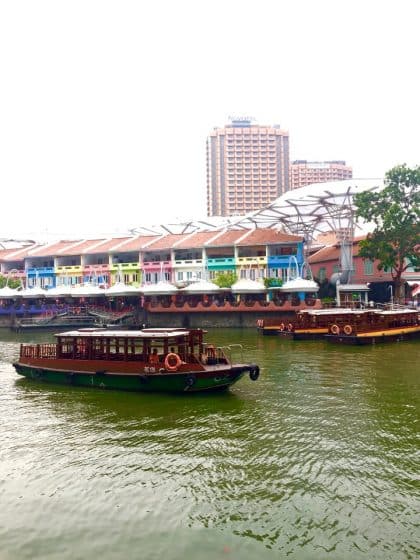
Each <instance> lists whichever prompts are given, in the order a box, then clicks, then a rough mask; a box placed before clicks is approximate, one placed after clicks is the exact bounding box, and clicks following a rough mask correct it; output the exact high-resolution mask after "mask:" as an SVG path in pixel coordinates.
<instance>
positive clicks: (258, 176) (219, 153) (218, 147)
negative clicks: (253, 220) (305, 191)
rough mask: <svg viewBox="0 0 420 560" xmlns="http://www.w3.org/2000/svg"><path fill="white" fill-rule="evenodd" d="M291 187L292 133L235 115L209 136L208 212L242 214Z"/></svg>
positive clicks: (227, 214)
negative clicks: (290, 145) (290, 144)
mask: <svg viewBox="0 0 420 560" xmlns="http://www.w3.org/2000/svg"><path fill="white" fill-rule="evenodd" d="M288 190H289V133H288V132H286V131H284V130H281V128H280V126H279V125H274V126H262V125H258V124H253V119H252V118H250V117H241V118H232V119H231V122H230V124H228V125H226V126H225V127H224V128H215V129H214V130H213V131H212V132H211V133H210V135H209V137H208V138H207V215H208V216H232V215H241V214H246V213H248V212H251V211H252V210H258V209H259V208H263V207H264V206H267V204H269V203H270V202H272V201H273V200H275V199H276V198H278V197H279V196H280V195H281V194H283V193H284V192H286V191H288Z"/></svg>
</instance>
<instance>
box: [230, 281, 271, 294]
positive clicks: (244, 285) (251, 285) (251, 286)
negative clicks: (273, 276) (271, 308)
mask: <svg viewBox="0 0 420 560" xmlns="http://www.w3.org/2000/svg"><path fill="white" fill-rule="evenodd" d="M230 289H231V290H232V292H233V293H235V294H250V293H259V292H266V291H267V289H266V287H265V286H264V284H262V283H261V282H257V281H256V280H250V279H248V278H241V279H240V280H238V281H237V282H235V283H234V284H232V286H231V288H230Z"/></svg>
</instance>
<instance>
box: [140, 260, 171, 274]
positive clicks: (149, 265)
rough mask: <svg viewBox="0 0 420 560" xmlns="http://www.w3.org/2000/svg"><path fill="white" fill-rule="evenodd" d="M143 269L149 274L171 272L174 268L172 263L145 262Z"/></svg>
mask: <svg viewBox="0 0 420 560" xmlns="http://www.w3.org/2000/svg"><path fill="white" fill-rule="evenodd" d="M141 267H142V269H143V270H145V271H147V272H151V271H153V272H155V271H160V270H169V269H171V268H172V263H171V261H143V264H142V265H141Z"/></svg>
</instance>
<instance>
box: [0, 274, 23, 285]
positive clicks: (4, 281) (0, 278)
mask: <svg viewBox="0 0 420 560" xmlns="http://www.w3.org/2000/svg"><path fill="white" fill-rule="evenodd" d="M6 284H7V285H8V286H9V288H20V286H21V281H20V280H14V279H13V278H12V279H9V280H7V276H3V275H2V274H0V288H4V287H5V286H6Z"/></svg>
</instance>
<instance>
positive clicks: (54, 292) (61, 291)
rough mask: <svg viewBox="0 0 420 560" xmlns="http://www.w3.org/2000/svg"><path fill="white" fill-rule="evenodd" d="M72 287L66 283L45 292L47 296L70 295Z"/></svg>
mask: <svg viewBox="0 0 420 560" xmlns="http://www.w3.org/2000/svg"><path fill="white" fill-rule="evenodd" d="M71 290H72V288H71V287H70V286H68V285H66V284H62V285H60V286H55V288H50V289H49V290H47V291H46V292H45V297H46V298H57V297H66V296H70V293H71Z"/></svg>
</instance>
